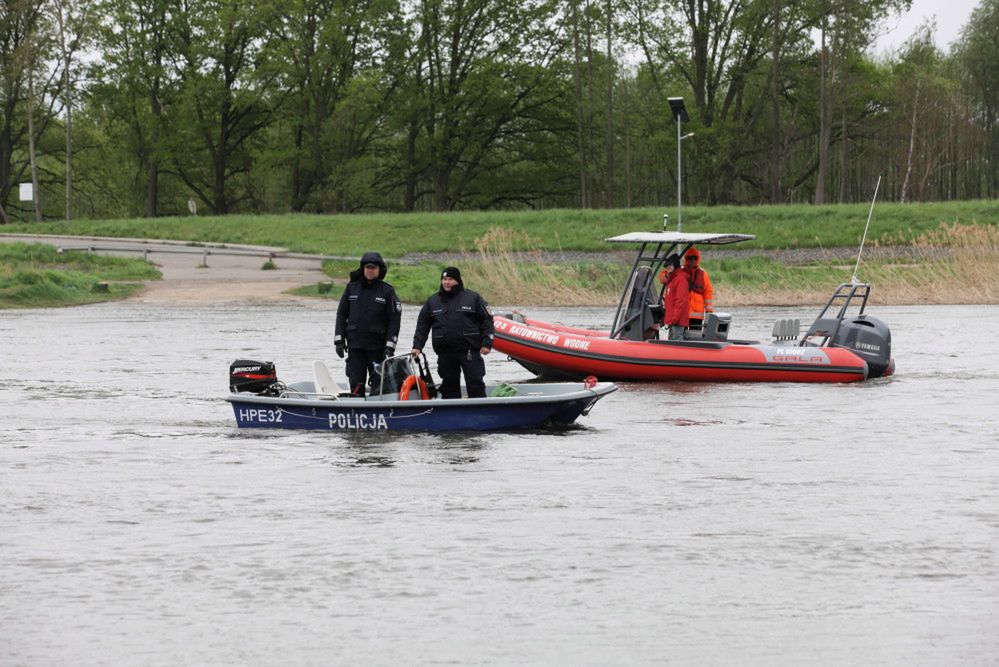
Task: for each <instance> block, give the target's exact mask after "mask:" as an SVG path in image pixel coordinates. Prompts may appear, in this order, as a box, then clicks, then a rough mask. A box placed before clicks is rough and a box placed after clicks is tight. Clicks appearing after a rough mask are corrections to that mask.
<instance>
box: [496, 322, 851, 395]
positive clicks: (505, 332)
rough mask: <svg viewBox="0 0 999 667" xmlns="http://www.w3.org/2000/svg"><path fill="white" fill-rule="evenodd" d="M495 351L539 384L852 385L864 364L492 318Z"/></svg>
mask: <svg viewBox="0 0 999 667" xmlns="http://www.w3.org/2000/svg"><path fill="white" fill-rule="evenodd" d="M494 323H495V326H496V340H495V343H494V347H495V349H496V350H498V351H500V352H502V353H504V354H506V355H509V356H510V357H511V358H513V359H515V360H516V361H518V362H520V363H521V365H523V366H524V367H525V368H527V369H529V370H531V371H532V372H534V373H537V374H538V375H540V376H542V377H546V378H566V379H578V378H582V377H585V376H587V375H596V376H598V377H600V378H602V379H608V380H638V381H669V380H683V381H691V382H858V381H861V380H865V379H867V377H868V374H869V373H868V365H867V362H866V361H864V360H863V359H862V358H860V357H859V356H858V355H857V354H855V353H853V352H852V351H850V350H848V349H845V348H836V347H815V346H797V345H792V344H787V345H780V344H763V343H756V342H749V341H661V340H650V341H630V340H617V339H611V338H608V337H607V334H606V333H605V332H587V331H584V330H581V329H574V328H569V327H559V326H553V325H549V324H547V323H544V322H539V321H536V320H530V319H526V320H525V321H524V322H517V321H514V320H511V319H508V318H505V317H495V318H494Z"/></svg>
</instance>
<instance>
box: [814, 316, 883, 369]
mask: <svg viewBox="0 0 999 667" xmlns="http://www.w3.org/2000/svg"><path fill="white" fill-rule="evenodd" d="M829 345H830V346H831V347H844V348H846V349H848V350H850V351H852V352H854V353H855V354H856V355H857V356H859V357H860V358H861V359H863V360H864V361H866V362H867V377H868V378H878V377H882V376H887V375H891V374H892V373H893V372H894V370H895V363H894V362H893V361H892V358H891V331H889V329H888V326H887V325H886V324H885V323H884V322H882V321H881V320H879V319H878V318H876V317H871V316H870V315H858V316H856V317H848V318H844V319H843V320H842V321H841V322H840V324H839V327H838V328H837V329H836V333H835V334H833V336H832V338H831V339H830V340H829Z"/></svg>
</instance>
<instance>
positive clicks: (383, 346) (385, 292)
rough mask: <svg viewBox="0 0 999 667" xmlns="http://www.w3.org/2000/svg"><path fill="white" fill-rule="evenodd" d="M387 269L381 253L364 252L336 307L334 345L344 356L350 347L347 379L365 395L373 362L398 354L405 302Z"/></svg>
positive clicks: (338, 352)
mask: <svg viewBox="0 0 999 667" xmlns="http://www.w3.org/2000/svg"><path fill="white" fill-rule="evenodd" d="M387 271H388V269H387V268H386V266H385V262H384V260H382V256H381V255H380V254H378V253H377V252H366V253H364V256H363V257H361V265H360V267H359V268H357V269H356V270H354V271H351V273H350V282H349V283H347V287H346V288H345V289H344V290H343V296H341V297H340V305H339V306H338V307H337V309H336V331H335V332H334V335H333V345H334V347H336V353H337V356H339V357H340V358H341V359H343V355H344V350H346V351H347V379H348V381H349V382H350V391H351V393H353V394H356V395H358V396H363V395H364V384H365V381H366V378H367V377H368V374H369V373H371V370H372V366H373V365H374V364H378V363H381V362H382V360H383V359H385V357H390V356H392V355H394V354H395V346H396V343H397V342H398V340H399V323H400V321H401V319H402V303H401V302H400V301H399V297H397V296H396V294H395V288H393V287H392V285H390V284H388V283H387V282H385V274H386V272H387Z"/></svg>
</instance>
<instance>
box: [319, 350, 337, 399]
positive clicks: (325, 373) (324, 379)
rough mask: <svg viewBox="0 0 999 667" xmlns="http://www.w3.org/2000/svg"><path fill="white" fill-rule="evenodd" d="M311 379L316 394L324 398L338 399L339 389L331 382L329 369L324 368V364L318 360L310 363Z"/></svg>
mask: <svg viewBox="0 0 999 667" xmlns="http://www.w3.org/2000/svg"><path fill="white" fill-rule="evenodd" d="M312 377H313V380H314V383H315V385H316V393H317V394H321V395H322V396H323V397H324V398H327V397H329V398H333V399H335V400H339V399H340V387H339V386H338V385H337V383H336V382H334V381H333V377H332V376H331V375H330V369H328V368H326V364H324V363H323V362H321V361H319V360H318V359H317V360H316V361H314V362H313V363H312Z"/></svg>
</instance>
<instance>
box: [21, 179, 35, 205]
mask: <svg viewBox="0 0 999 667" xmlns="http://www.w3.org/2000/svg"><path fill="white" fill-rule="evenodd" d="M20 185H21V187H20V195H21V201H35V188H34V186H33V185H32V184H31V183H21V184H20Z"/></svg>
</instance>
